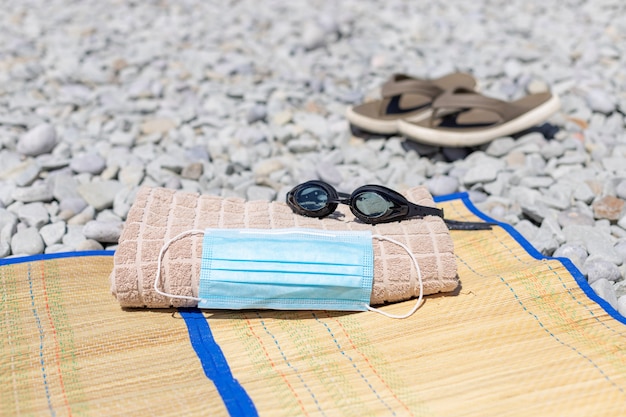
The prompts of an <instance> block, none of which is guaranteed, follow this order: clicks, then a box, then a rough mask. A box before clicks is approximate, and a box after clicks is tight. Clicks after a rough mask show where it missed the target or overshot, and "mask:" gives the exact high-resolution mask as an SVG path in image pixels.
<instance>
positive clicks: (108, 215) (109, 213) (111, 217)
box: [95, 209, 122, 223]
mask: <svg viewBox="0 0 626 417" xmlns="http://www.w3.org/2000/svg"><path fill="white" fill-rule="evenodd" d="M95 220H96V221H99V222H104V223H121V222H122V218H121V217H120V216H118V215H117V214H115V212H114V211H113V210H112V209H107V210H102V211H101V212H100V213H98V214H97V215H96V219H95Z"/></svg>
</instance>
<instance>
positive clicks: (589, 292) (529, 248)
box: [434, 193, 626, 324]
mask: <svg viewBox="0 0 626 417" xmlns="http://www.w3.org/2000/svg"><path fill="white" fill-rule="evenodd" d="M458 199H460V200H461V201H462V202H463V204H465V207H467V208H468V210H469V211H471V212H472V213H474V214H475V215H476V216H478V217H480V218H481V219H483V220H484V221H486V222H491V223H496V224H497V225H498V226H500V227H502V228H503V229H504V230H506V231H507V232H508V233H509V235H511V237H512V238H513V239H515V240H516V241H517V243H519V244H520V246H521V247H522V248H524V249H525V250H526V252H527V253H528V254H529V255H530V256H532V257H533V258H535V259H538V260H542V259H555V260H557V261H560V262H561V263H562V264H563V266H564V267H565V268H566V269H567V270H568V271H569V273H570V274H572V276H573V277H574V279H575V280H576V283H577V284H578V286H579V287H580V288H581V289H582V290H583V292H584V293H585V295H586V296H587V297H589V298H590V299H592V300H593V301H595V302H596V303H598V304H599V305H600V307H602V308H603V309H604V311H606V312H607V313H608V314H609V315H610V316H611V317H612V318H614V319H615V320H617V321H619V322H621V323H624V324H626V317H624V316H622V315H621V314H620V313H619V312H618V311H617V310H615V309H614V308H613V307H612V306H611V304H609V303H608V302H606V301H605V300H604V299H603V298H601V297H600V296H598V295H597V294H596V292H595V291H594V290H593V288H591V286H590V285H589V283H588V282H587V279H586V278H585V276H584V275H583V274H582V272H580V271H579V270H578V268H576V266H575V265H574V264H573V263H572V261H570V260H569V259H567V258H554V257H551V256H545V255H543V254H542V253H541V252H539V251H538V250H537V249H535V247H534V246H533V245H531V244H530V242H529V241H527V240H526V238H525V237H524V236H522V235H521V233H520V232H518V231H517V230H515V228H514V227H513V226H511V225H510V224H508V223H502V222H499V221H497V220H496V219H493V218H491V217H489V216H488V215H486V214H485V213H483V212H482V211H480V210H479V209H478V208H477V207H476V206H475V205H474V203H472V201H471V200H470V198H469V194H467V193H454V194H448V195H443V196H439V197H435V198H434V200H435V202H437V203H441V202H444V201H451V200H458Z"/></svg>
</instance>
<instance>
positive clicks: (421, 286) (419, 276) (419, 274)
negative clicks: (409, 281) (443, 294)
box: [367, 235, 424, 319]
mask: <svg viewBox="0 0 626 417" xmlns="http://www.w3.org/2000/svg"><path fill="white" fill-rule="evenodd" d="M372 238H377V239H381V240H386V241H388V242H391V243H395V244H396V245H398V246H400V247H401V248H402V249H404V250H405V251H406V253H408V254H409V256H410V257H411V261H413V265H414V266H415V270H416V271H417V281H418V283H419V289H420V295H419V296H418V297H417V301H416V302H415V305H414V306H413V308H412V309H411V310H410V311H409V312H408V313H406V314H401V315H398V314H391V313H387V312H385V311H382V310H380V309H378V308H374V307H371V306H370V305H367V309H368V310H369V311H373V312H374V313H379V314H382V315H383V316H386V317H389V318H392V319H406V318H408V317H410V316H412V315H413V313H415V312H416V311H417V309H418V308H420V306H421V305H422V300H423V298H424V283H423V281H422V271H421V270H420V266H419V264H418V263H417V259H415V255H413V253H412V252H411V250H410V249H409V247H408V246H407V245H405V244H404V243H402V242H398V241H397V240H395V239H391V238H389V237H387V236H382V235H372Z"/></svg>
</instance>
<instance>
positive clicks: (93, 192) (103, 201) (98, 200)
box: [77, 180, 124, 210]
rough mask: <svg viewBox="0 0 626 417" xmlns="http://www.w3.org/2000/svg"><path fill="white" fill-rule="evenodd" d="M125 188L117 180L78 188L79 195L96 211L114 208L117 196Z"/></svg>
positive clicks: (88, 184) (82, 185)
mask: <svg viewBox="0 0 626 417" xmlns="http://www.w3.org/2000/svg"><path fill="white" fill-rule="evenodd" d="M123 188H124V185H123V184H121V183H120V182H119V181H116V180H108V181H93V182H90V183H87V184H81V185H79V186H78V188H77V191H78V194H80V196H81V197H82V198H83V199H84V200H85V201H86V202H87V204H89V205H91V206H93V207H94V208H95V209H96V210H103V209H106V208H110V207H112V206H113V200H114V199H115V195H116V194H117V193H118V192H119V191H121V190H122V189H123Z"/></svg>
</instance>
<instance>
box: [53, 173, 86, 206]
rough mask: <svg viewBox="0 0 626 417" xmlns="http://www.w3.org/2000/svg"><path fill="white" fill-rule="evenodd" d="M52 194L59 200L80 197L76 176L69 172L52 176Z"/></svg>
mask: <svg viewBox="0 0 626 417" xmlns="http://www.w3.org/2000/svg"><path fill="white" fill-rule="evenodd" d="M50 182H51V183H52V195H53V196H54V198H55V199H56V200H57V201H63V200H65V199H68V198H77V197H80V195H79V194H78V183H77V182H76V178H75V177H73V176H72V175H69V174H58V175H55V176H53V177H51V178H50Z"/></svg>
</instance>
